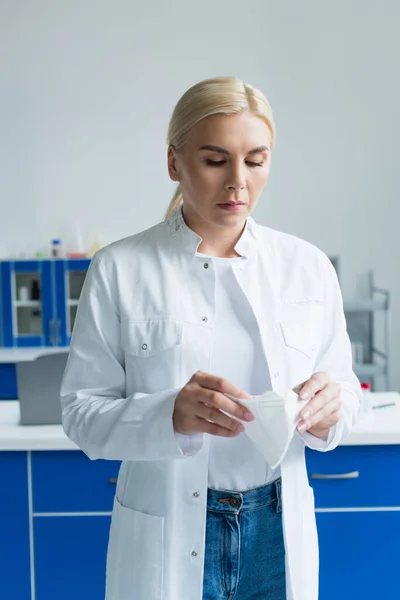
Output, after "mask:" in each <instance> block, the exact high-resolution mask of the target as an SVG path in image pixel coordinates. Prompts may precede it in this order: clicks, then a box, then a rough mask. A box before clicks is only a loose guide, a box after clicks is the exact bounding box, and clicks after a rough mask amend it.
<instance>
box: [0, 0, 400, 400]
mask: <svg viewBox="0 0 400 600" xmlns="http://www.w3.org/2000/svg"><path fill="white" fill-rule="evenodd" d="M399 25H400V5H399V4H398V3H397V2H395V1H394V0H386V1H383V2H378V1H373V0H354V1H348V0H338V1H337V2H335V3H332V2H323V1H322V2H321V0H303V2H296V1H295V0H291V1H287V2H275V1H272V0H254V1H252V2H249V3H243V2H239V1H237V0H229V1H220V2H218V1H217V0H214V1H212V2H211V1H209V0H206V1H203V2H201V3H196V5H195V3H193V2H187V1H184V0H172V1H170V2H168V3H167V2H162V1H161V0H160V1H159V2H148V3H141V2H140V3H139V2H135V1H133V0H129V1H128V0H127V1H124V0H109V1H108V2H106V1H104V0H103V1H100V0H92V1H87V0H86V1H85V0H68V2H66V1H61V0H59V1H57V0H47V1H46V0H36V1H35V2H32V0H29V1H28V0H2V2H1V4H0V56H1V61H0V86H1V89H0V103H1V106H0V110H1V116H2V126H1V135H0V165H1V167H0V169H1V177H0V203H1V211H0V256H9V255H16V254H17V253H18V252H21V251H23V252H34V251H36V250H38V249H46V247H47V241H48V240H49V239H50V238H52V237H55V236H58V235H59V236H62V237H63V239H64V240H65V241H66V242H67V243H72V241H73V238H74V232H75V231H76V230H77V228H79V229H80V230H81V231H82V232H83V233H84V235H85V240H86V243H87V244H88V245H89V244H90V243H91V241H92V239H93V236H94V235H95V234H96V231H100V232H101V234H102V236H103V240H104V241H105V242H110V241H112V240H115V239H117V238H120V237H123V236H125V235H129V234H131V233H134V232H136V231H139V230H141V229H143V228H145V227H148V226H150V225H151V224H153V223H154V222H155V221H157V220H159V219H160V218H161V217H162V215H163V212H164V210H165V208H166V205H167V203H168V201H169V197H170V195H171V194H172V191H173V185H172V183H171V182H170V181H169V180H168V177H167V171H166V166H165V155H166V146H165V135H166V129H167V124H168V119H169V116H170V114H171V111H172V109H173V106H174V103H175V102H176V101H177V99H178V98H179V96H180V95H181V93H183V92H184V90H185V89H186V88H187V87H188V86H190V85H191V84H193V83H195V82H196V81H198V80H200V79H203V78H205V77H210V76H215V75H232V74H233V75H237V76H238V77H241V78H243V79H244V80H246V81H249V82H250V83H253V84H254V85H256V86H258V87H260V88H261V89H262V90H263V91H264V92H265V93H266V95H267V96H268V97H269V99H270V101H271V103H272V105H273V108H274V112H275V118H276V121H277V127H278V140H277V147H276V151H275V154H274V158H273V169H272V175H271V180H270V182H269V185H268V187H267V189H266V191H265V194H264V196H263V198H262V200H261V201H260V204H259V207H258V208H257V210H256V213H255V216H256V218H257V219H258V220H259V221H260V222H261V223H263V224H268V225H270V226H272V227H276V228H279V229H282V230H284V231H288V232H290V233H294V234H296V235H299V236H301V237H304V238H306V239H308V240H310V241H311V242H314V243H316V244H317V245H319V246H320V247H321V248H323V249H324V250H325V251H326V252H327V253H329V254H339V255H340V257H341V282H342V287H343V291H344V295H345V296H348V297H352V296H354V295H356V294H359V293H363V292H364V291H365V281H366V272H367V270H368V269H369V268H373V269H375V272H376V279H377V282H378V283H379V285H381V286H383V287H387V288H389V289H390V290H391V292H392V297H393V306H394V311H393V327H392V346H393V353H392V365H391V366H392V375H393V388H396V389H400V373H399V372H398V368H397V365H398V364H399V361H400V340H399V338H400V310H399V308H398V306H399V303H400V282H399V277H398V273H397V270H398V269H397V265H398V261H399V258H400V248H399V241H398V238H399V236H398V231H397V224H398V221H399V216H400V214H399V213H400V209H399V202H398V197H397V196H398V189H399V185H398V172H399V166H398V164H397V163H398V140H399V138H400V119H399V109H398V107H399V106H400V82H399V76H398V73H399V65H398V60H399V58H398V57H399V55H400V42H399V35H398V31H399Z"/></svg>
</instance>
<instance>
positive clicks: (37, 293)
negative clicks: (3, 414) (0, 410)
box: [0, 259, 90, 400]
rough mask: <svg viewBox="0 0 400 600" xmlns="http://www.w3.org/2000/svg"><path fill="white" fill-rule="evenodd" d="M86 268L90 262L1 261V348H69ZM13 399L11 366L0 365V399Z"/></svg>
mask: <svg viewBox="0 0 400 600" xmlns="http://www.w3.org/2000/svg"><path fill="white" fill-rule="evenodd" d="M89 264H90V260H89V259H43V260H14V261H0V347H1V346H3V347H6V348H26V347H53V346H68V345H69V343H70V341H71V334H72V329H73V326H74V322H75V316H76V311H77V307H78V301H79V296H80V293H81V290H82V286H83V283H84V280H85V277H86V273H87V270H88V268H89ZM23 288H26V289H25V290H24V289H23ZM17 397H18V390H17V378H16V372H15V366H14V365H13V364H0V400H5V399H15V398H17Z"/></svg>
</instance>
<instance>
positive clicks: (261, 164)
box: [246, 160, 264, 167]
mask: <svg viewBox="0 0 400 600" xmlns="http://www.w3.org/2000/svg"><path fill="white" fill-rule="evenodd" d="M246 164H247V165H249V167H262V166H263V165H264V163H263V162H253V161H251V160H247V161H246Z"/></svg>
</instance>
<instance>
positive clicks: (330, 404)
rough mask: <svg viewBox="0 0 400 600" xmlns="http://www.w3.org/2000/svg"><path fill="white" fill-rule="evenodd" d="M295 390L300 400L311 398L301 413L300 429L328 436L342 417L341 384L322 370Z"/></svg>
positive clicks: (301, 431) (323, 436)
mask: <svg viewBox="0 0 400 600" xmlns="http://www.w3.org/2000/svg"><path fill="white" fill-rule="evenodd" d="M294 391H295V392H296V393H297V394H299V398H300V400H309V402H307V404H306V406H305V407H304V408H303V410H302V411H301V413H300V422H299V423H298V425H297V429H298V431H299V432H300V433H304V432H305V431H307V432H308V433H311V434H312V435H315V436H316V437H319V438H322V439H324V438H327V437H328V435H329V430H330V428H331V427H332V425H336V423H337V422H338V421H339V418H340V406H341V403H342V401H341V398H340V386H339V385H338V384H337V383H335V382H334V381H332V379H331V378H330V376H329V375H328V373H325V372H324V371H321V372H319V373H314V375H313V376H312V377H310V379H308V381H305V382H304V383H302V384H300V385H298V386H296V387H295V388H294Z"/></svg>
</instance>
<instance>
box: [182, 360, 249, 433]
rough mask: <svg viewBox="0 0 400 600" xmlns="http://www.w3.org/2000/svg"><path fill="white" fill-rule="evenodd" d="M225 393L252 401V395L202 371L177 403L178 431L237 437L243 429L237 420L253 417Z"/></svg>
mask: <svg viewBox="0 0 400 600" xmlns="http://www.w3.org/2000/svg"><path fill="white" fill-rule="evenodd" d="M225 394H229V395H230V396H233V397H234V398H238V399H240V398H243V399H246V398H250V396H249V394H247V393H246V392H243V391H242V390H241V389H239V388H238V387H237V386H236V385H234V384H233V383H230V382H229V381H227V380H226V379H222V378H221V377H216V376H215V375H209V374H208V373H203V372H201V371H199V372H197V373H195V374H194V375H193V377H192V378H191V379H190V381H189V382H188V383H187V384H186V385H185V387H184V388H182V390H181V391H180V393H179V394H178V396H177V398H176V400H175V410H174V414H173V424H174V429H175V431H176V432H177V433H183V434H186V435H193V434H197V433H210V434H212V435H219V436H221V437H236V436H238V435H239V434H240V433H242V432H243V431H244V427H243V425H242V424H241V423H239V422H238V421H237V419H241V420H243V421H253V419H254V416H253V415H252V414H251V412H249V411H248V409H247V408H245V407H243V406H241V405H240V404H238V403H237V402H235V401H234V400H231V399H230V398H227V397H226V396H225ZM222 410H223V411H225V412H227V413H229V415H232V417H236V419H234V418H232V417H230V416H228V415H226V414H224V413H223V412H221V411H222Z"/></svg>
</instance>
